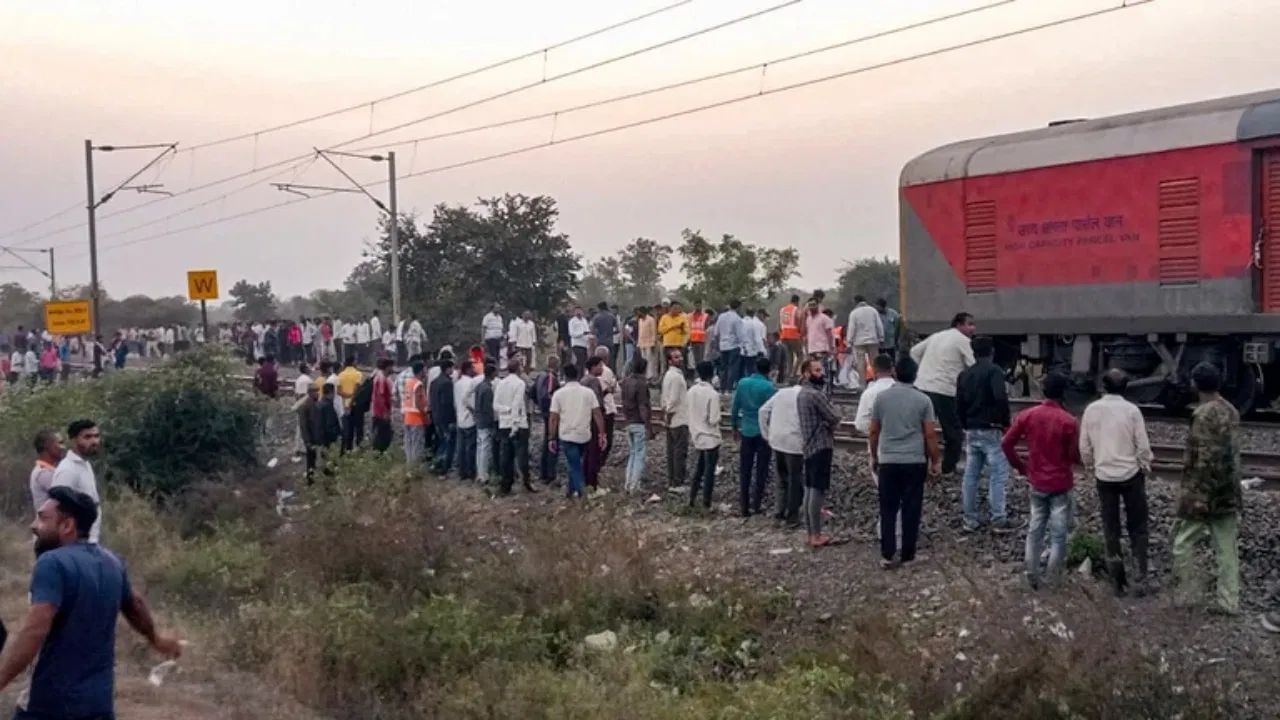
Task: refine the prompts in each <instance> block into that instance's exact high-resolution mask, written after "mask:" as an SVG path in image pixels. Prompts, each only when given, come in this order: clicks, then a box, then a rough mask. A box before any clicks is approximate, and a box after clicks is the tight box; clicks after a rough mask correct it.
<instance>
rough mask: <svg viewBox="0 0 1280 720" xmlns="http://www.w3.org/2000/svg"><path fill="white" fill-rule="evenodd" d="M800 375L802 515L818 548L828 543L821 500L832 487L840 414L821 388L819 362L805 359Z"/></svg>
mask: <svg viewBox="0 0 1280 720" xmlns="http://www.w3.org/2000/svg"><path fill="white" fill-rule="evenodd" d="M801 375H802V376H803V384H802V385H801V388H800V394H799V395H798V396H797V397H796V413H797V415H798V416H799V420H800V437H801V438H803V442H804V517H805V524H806V526H807V527H808V529H809V547H811V548H814V549H817V548H820V547H823V546H825V545H830V544H831V537H830V536H829V535H827V534H826V533H824V532H822V503H823V501H824V500H825V499H826V497H827V490H828V489H829V488H830V487H831V462H832V459H833V456H834V453H835V434H836V428H837V427H839V426H840V416H839V415H838V414H837V413H836V409H835V407H834V406H833V405H832V404H831V398H829V397H827V394H826V393H825V392H823V387H822V386H823V385H824V384H826V382H827V381H828V379H827V378H826V376H825V374H824V371H823V368H822V362H821V361H820V360H817V359H815V358H810V359H809V360H806V361H805V365H804V369H803V370H801Z"/></svg>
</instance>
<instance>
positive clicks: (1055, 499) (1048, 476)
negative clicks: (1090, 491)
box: [1000, 373, 1080, 589]
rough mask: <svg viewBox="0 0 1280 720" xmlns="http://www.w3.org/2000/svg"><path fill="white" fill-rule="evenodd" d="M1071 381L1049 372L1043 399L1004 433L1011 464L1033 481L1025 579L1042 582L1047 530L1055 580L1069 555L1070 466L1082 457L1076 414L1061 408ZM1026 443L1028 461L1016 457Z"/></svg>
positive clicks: (1003, 446)
mask: <svg viewBox="0 0 1280 720" xmlns="http://www.w3.org/2000/svg"><path fill="white" fill-rule="evenodd" d="M1069 382H1070V381H1069V380H1068V379H1067V376H1065V375H1062V374H1059V373H1050V374H1049V375H1048V376H1047V377H1045V379H1044V382H1043V383H1042V388H1043V390H1044V402H1042V403H1040V404H1039V405H1037V406H1036V407H1034V408H1031V409H1030V410H1024V411H1023V412H1021V413H1019V414H1018V417H1017V418H1016V419H1015V420H1014V421H1013V427H1011V428H1009V431H1008V432H1006V433H1005V434H1004V440H1003V441H1001V443H1000V447H1001V449H1002V450H1004V455H1005V457H1006V458H1008V459H1009V464H1010V465H1011V466H1013V469H1014V470H1017V471H1018V472H1019V473H1021V474H1022V475H1025V476H1026V478H1027V482H1028V483H1029V484H1030V485H1031V527H1030V529H1029V531H1028V532H1027V552H1026V557H1025V563H1026V574H1027V582H1028V583H1029V584H1030V585H1031V587H1032V588H1033V589H1035V588H1038V587H1039V586H1040V548H1041V547H1042V546H1043V544H1044V536H1045V531H1046V529H1047V530H1048V533H1049V566H1048V569H1047V575H1048V578H1049V581H1050V582H1051V583H1053V582H1056V581H1057V580H1058V578H1059V577H1060V575H1061V572H1062V564H1063V562H1064V561H1065V560H1066V557H1067V533H1068V532H1069V531H1070V529H1071V515H1072V510H1073V508H1074V501H1073V500H1072V497H1071V488H1072V487H1073V486H1074V484H1075V476H1074V475H1073V474H1072V471H1071V466H1072V465H1075V464H1079V462H1080V427H1079V425H1078V424H1077V423H1076V419H1075V417H1073V416H1072V415H1071V413H1069V412H1067V411H1066V410H1065V409H1063V407H1062V397H1063V395H1064V394H1065V393H1066V391H1067V384H1068V383H1069ZM1024 439H1025V440H1026V442H1027V460H1026V462H1024V461H1023V460H1022V458H1020V457H1018V452H1017V446H1018V443H1019V442H1020V441H1022V440H1024Z"/></svg>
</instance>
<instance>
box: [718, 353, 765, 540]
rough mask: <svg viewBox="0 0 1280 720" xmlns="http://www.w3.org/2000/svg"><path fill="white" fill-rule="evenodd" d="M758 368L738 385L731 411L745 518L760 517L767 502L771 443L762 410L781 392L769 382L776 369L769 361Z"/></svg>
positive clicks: (760, 359)
mask: <svg viewBox="0 0 1280 720" xmlns="http://www.w3.org/2000/svg"><path fill="white" fill-rule="evenodd" d="M754 365H755V368H754V369H755V373H754V374H753V375H751V376H750V377H746V378H743V379H742V381H741V382H739V383H738V389H737V390H736V391H734V393H733V407H732V409H731V410H730V411H729V416H730V420H731V422H732V425H733V433H734V435H735V436H736V437H737V439H738V499H739V503H740V507H741V510H742V517H751V515H753V514H755V515H759V514H760V505H761V503H763V502H764V487H765V483H766V482H768V480H769V441H768V440H766V439H765V437H764V435H762V434H761V432H760V408H762V407H764V404H765V403H766V402H768V401H769V398H771V397H773V394H774V393H775V392H777V390H776V389H775V388H774V386H773V381H772V380H770V379H769V370H770V369H771V368H772V365H770V363H769V358H768V357H765V356H763V355H761V356H759V357H756V358H755V360H754ZM753 471H754V473H755V484H754V486H753V485H752V483H751V476H752V472H753Z"/></svg>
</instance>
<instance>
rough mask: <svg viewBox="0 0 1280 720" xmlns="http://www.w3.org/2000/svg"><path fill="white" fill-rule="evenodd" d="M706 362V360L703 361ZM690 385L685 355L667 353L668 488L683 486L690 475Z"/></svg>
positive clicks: (664, 395) (664, 393)
mask: <svg viewBox="0 0 1280 720" xmlns="http://www.w3.org/2000/svg"><path fill="white" fill-rule="evenodd" d="M703 362H706V361H703ZM688 393H689V386H688V384H686V383H685V379H684V353H682V352H680V351H679V350H672V351H671V352H669V353H667V374H666V375H663V376H662V398H661V402H662V414H663V416H664V419H665V420H666V426H667V485H668V486H669V487H682V486H683V485H684V483H685V475H686V473H688V456H689V405H688V401H687V397H686V396H687V395H688Z"/></svg>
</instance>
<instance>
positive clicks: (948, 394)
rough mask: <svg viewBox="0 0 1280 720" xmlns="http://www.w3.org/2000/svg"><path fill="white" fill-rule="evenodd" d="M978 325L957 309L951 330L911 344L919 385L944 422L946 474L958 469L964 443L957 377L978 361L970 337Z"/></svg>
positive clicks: (941, 421) (940, 421)
mask: <svg viewBox="0 0 1280 720" xmlns="http://www.w3.org/2000/svg"><path fill="white" fill-rule="evenodd" d="M975 329H976V328H975V326H974V324H973V316H972V315H970V314H969V313H967V312H960V313H956V316H955V317H954V318H952V319H951V329H950V330H943V331H942V332H938V333H934V334H932V335H930V336H929V337H927V338H925V339H924V340H921V341H920V342H918V343H916V344H915V345H914V346H913V347H912V348H911V359H912V360H915V361H916V365H917V366H918V367H919V368H920V371H919V380H918V381H917V383H916V384H917V387H919V389H920V391H921V392H923V393H924V394H925V395H927V396H928V397H929V401H930V402H932V403H933V412H934V414H935V415H936V416H937V418H938V424H939V425H941V426H942V444H943V448H942V450H943V454H942V474H943V475H950V474H951V473H954V472H955V471H956V465H957V464H958V463H959V462H960V448H961V447H962V445H963V444H964V432H963V430H962V429H961V424H960V414H959V413H958V412H957V411H956V381H957V380H958V379H959V378H960V373H962V372H964V369H965V368H967V367H969V366H970V365H973V363H974V359H973V349H972V347H971V346H970V343H969V338H971V337H973V333H974V330H975Z"/></svg>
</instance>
